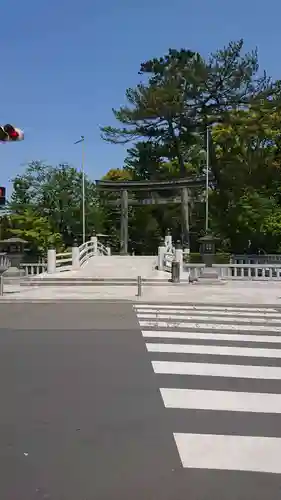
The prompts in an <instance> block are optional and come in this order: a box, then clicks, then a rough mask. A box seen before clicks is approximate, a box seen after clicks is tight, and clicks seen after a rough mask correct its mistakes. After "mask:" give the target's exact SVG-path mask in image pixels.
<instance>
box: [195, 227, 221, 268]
mask: <svg viewBox="0 0 281 500" xmlns="http://www.w3.org/2000/svg"><path fill="white" fill-rule="evenodd" d="M217 240H218V238H216V237H215V236H213V235H212V234H206V235H205V236H202V238H199V243H200V249H199V252H200V254H201V256H202V260H203V262H204V264H205V265H206V267H212V264H214V261H215V254H216V241H217Z"/></svg>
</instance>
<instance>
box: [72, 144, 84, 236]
mask: <svg viewBox="0 0 281 500" xmlns="http://www.w3.org/2000/svg"><path fill="white" fill-rule="evenodd" d="M84 142H85V137H84V135H81V138H80V139H79V141H76V142H75V143H74V144H80V143H81V172H82V227H83V229H82V233H83V236H82V237H83V243H85V239H86V215H85V148H84Z"/></svg>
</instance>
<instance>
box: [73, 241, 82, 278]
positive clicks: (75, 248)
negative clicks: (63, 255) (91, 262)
mask: <svg viewBox="0 0 281 500" xmlns="http://www.w3.org/2000/svg"><path fill="white" fill-rule="evenodd" d="M71 253H72V269H73V271H76V270H77V269H79V268H80V261H79V257H80V251H79V247H78V243H77V240H74V242H73V245H72V250H71Z"/></svg>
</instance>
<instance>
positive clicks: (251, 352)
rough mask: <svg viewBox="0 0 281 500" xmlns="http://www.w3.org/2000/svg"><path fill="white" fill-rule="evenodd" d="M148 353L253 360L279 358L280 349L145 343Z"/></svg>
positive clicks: (280, 355) (280, 354) (280, 356)
mask: <svg viewBox="0 0 281 500" xmlns="http://www.w3.org/2000/svg"><path fill="white" fill-rule="evenodd" d="M146 348H147V350H148V351H149V352H170V353H176V354H211V355H214V356H215V355H217V356H246V357H253V358H281V349H271V348H270V347H269V348H263V349H261V348H259V347H232V346H231V347H228V346H218V345H193V344H154V343H152V342H151V343H147V344H146Z"/></svg>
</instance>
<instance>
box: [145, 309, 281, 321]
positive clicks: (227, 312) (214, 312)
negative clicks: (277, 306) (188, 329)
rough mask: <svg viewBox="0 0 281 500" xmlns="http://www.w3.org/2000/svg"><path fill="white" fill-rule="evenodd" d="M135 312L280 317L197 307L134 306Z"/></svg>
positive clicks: (280, 317) (278, 317)
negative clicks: (140, 307) (141, 307)
mask: <svg viewBox="0 0 281 500" xmlns="http://www.w3.org/2000/svg"><path fill="white" fill-rule="evenodd" d="M136 312H137V313H154V314H158V313H159V312H160V313H165V314H178V315H180V317H182V314H186V313H189V314H192V315H195V314H202V313H203V314H207V315H208V316H215V318H217V317H220V316H229V317H230V319H232V318H233V317H237V313H239V316H242V317H243V316H245V317H247V318H249V317H255V318H256V317H258V318H276V319H281V314H278V313H261V312H257V313H255V312H249V311H246V312H242V311H224V310H223V309H221V310H216V311H213V310H212V309H203V310H201V312H200V311H199V310H198V309H195V310H194V311H193V310H192V309H190V310H184V309H162V308H161V307H159V308H158V309H138V308H136Z"/></svg>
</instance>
